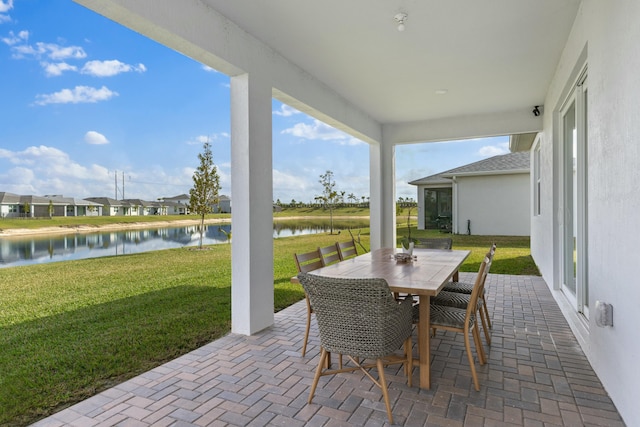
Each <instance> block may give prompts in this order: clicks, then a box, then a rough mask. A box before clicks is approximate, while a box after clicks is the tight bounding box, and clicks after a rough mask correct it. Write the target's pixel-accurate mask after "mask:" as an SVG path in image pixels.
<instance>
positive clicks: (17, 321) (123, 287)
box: [0, 227, 537, 426]
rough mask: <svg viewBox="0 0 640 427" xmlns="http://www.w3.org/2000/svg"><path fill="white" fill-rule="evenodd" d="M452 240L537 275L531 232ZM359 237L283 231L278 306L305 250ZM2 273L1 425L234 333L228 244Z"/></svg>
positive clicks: (285, 302)
mask: <svg viewBox="0 0 640 427" xmlns="http://www.w3.org/2000/svg"><path fill="white" fill-rule="evenodd" d="M362 231H363V234H362V235H361V239H362V243H363V244H364V246H365V247H366V248H367V249H368V247H369V235H368V230H364V229H363V230H362ZM404 231H406V228H405V229H402V227H401V228H400V229H399V232H398V234H399V235H401V233H403V232H404ZM426 234H427V232H424V231H413V230H412V235H415V236H416V237H418V236H424V235H426ZM453 238H454V248H466V249H471V250H472V251H473V254H472V256H471V257H470V258H469V260H468V262H467V263H465V265H464V266H463V271H473V270H477V268H478V265H479V262H480V259H481V257H482V255H483V254H484V253H485V252H486V251H487V250H488V248H489V245H490V243H491V242H492V241H494V240H495V241H497V243H498V250H497V252H496V256H495V261H494V263H493V266H492V273H509V274H537V269H536V268H535V265H534V264H533V261H532V260H531V257H530V256H529V249H528V248H529V239H528V238H507V237H504V238H500V237H496V238H492V237H476V236H453ZM348 239H349V236H348V234H347V235H345V233H343V234H341V235H339V236H336V235H327V234H322V235H305V236H298V237H291V238H283V239H275V240H274V287H275V291H274V295H275V304H274V310H276V311H278V310H281V309H283V308H285V307H287V306H289V305H291V304H293V303H294V302H296V301H299V300H300V299H302V298H303V297H304V293H303V291H302V288H301V287H300V286H299V285H292V284H291V283H290V278H291V276H293V275H294V274H295V272H296V268H295V264H294V261H293V256H292V254H293V253H294V252H303V251H308V250H311V249H314V248H316V247H318V246H324V245H328V244H332V243H334V242H335V241H336V240H348ZM0 276H1V280H0V294H1V295H2V298H1V299H0V328H1V329H2V333H1V334H0V409H1V410H0V425H16V426H17V425H27V424H29V423H32V422H34V421H36V420H38V419H40V418H42V417H44V416H47V415H49V414H51V413H54V412H56V411H58V410H60V409H62V408H64V407H66V406H69V405H71V404H73V403H75V402H78V401H81V400H83V399H86V398H87V397H89V396H91V395H94V394H96V393H97V392H99V391H102V390H104V389H106V388H108V387H111V386H113V385H115V384H117V383H119V382H122V381H124V380H126V379H128V378H131V377H133V376H136V375H138V374H140V373H142V372H145V371H148V370H150V369H151V368H153V367H155V366H158V365H160V364H162V363H164V362H167V361H169V360H172V359H174V358H176V357H178V356H180V355H182V354H184V353H187V352H189V351H191V350H193V349H196V348H198V347H200V346H202V345H203V344H205V343H207V342H210V341H212V340H215V339H216V338H218V337H220V336H222V335H225V334H227V333H228V332H229V330H230V318H231V313H230V307H231V301H230V295H231V289H230V283H231V263H230V245H226V244H221V245H214V246H211V247H209V248H208V250H203V251H198V250H193V249H187V248H184V249H171V250H164V251H156V252H148V253H142V254H134V255H127V256H118V257H106V258H92V259H87V260H80V261H66V262H59V263H51V264H43V265H33V266H25V267H11V268H5V269H0Z"/></svg>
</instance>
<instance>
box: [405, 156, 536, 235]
mask: <svg viewBox="0 0 640 427" xmlns="http://www.w3.org/2000/svg"><path fill="white" fill-rule="evenodd" d="M529 159H530V154H529V152H519V153H509V154H504V155H500V156H494V157H490V158H488V159H484V160H480V161H478V162H475V163H471V164H468V165H465V166H461V167H458V168H455V169H450V170H448V171H445V172H441V173H438V174H435V175H430V176H427V177H424V178H420V179H416V180H414V181H411V182H409V184H412V185H416V186H417V187H418V229H420V230H423V229H430V228H431V229H434V228H437V229H442V230H446V231H451V232H453V233H455V234H475V235H500V236H529V235H530V232H531V226H530V223H531V218H530V212H531V210H530V194H531V192H530V182H529V180H530V178H529V163H530V160H529Z"/></svg>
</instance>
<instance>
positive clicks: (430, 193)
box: [424, 188, 453, 230]
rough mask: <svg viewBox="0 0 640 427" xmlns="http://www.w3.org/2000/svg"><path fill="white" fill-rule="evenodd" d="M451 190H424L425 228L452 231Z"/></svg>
mask: <svg viewBox="0 0 640 427" xmlns="http://www.w3.org/2000/svg"><path fill="white" fill-rule="evenodd" d="M452 201H453V197H452V190H451V188H439V189H425V190H424V215H425V228H427V229H441V230H451V205H452Z"/></svg>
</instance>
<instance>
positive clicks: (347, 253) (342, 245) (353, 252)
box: [336, 239, 358, 261]
mask: <svg viewBox="0 0 640 427" xmlns="http://www.w3.org/2000/svg"><path fill="white" fill-rule="evenodd" d="M336 246H337V247H338V254H339V255H340V260H341V261H344V260H345V259H347V258H352V257H354V256H358V249H357V248H356V242H355V241H354V240H353V239H352V240H350V241H348V242H337V243H336Z"/></svg>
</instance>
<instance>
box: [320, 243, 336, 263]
mask: <svg viewBox="0 0 640 427" xmlns="http://www.w3.org/2000/svg"><path fill="white" fill-rule="evenodd" d="M318 252H320V258H322V266H323V267H324V266H326V265H330V264H333V263H335V262H340V261H341V259H340V252H339V251H338V245H336V244H333V245H329V246H323V247H321V248H318Z"/></svg>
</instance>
